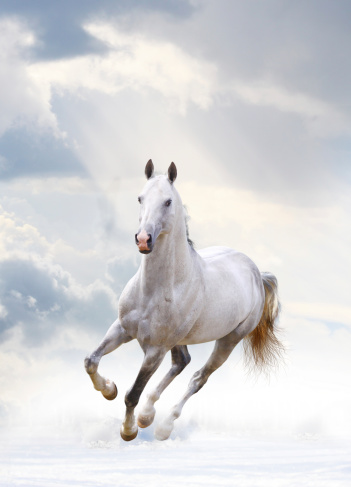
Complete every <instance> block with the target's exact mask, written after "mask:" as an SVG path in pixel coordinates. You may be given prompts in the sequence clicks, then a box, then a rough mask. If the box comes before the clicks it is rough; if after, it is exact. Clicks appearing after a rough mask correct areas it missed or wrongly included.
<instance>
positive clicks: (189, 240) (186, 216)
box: [183, 205, 194, 249]
mask: <svg viewBox="0 0 351 487" xmlns="http://www.w3.org/2000/svg"><path fill="white" fill-rule="evenodd" d="M183 208H184V221H185V228H186V239H187V241H188V244H189V245H190V247H191V248H192V249H193V248H194V242H193V241H192V240H191V238H190V237H189V225H188V221H189V220H190V216H189V213H188V208H187V207H186V206H185V205H183Z"/></svg>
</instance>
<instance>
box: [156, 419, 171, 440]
mask: <svg viewBox="0 0 351 487" xmlns="http://www.w3.org/2000/svg"><path fill="white" fill-rule="evenodd" d="M172 430H173V423H168V424H167V423H165V424H163V425H158V426H157V428H156V430H155V438H156V440H159V441H164V440H168V438H169V437H170V436H171V433H172Z"/></svg>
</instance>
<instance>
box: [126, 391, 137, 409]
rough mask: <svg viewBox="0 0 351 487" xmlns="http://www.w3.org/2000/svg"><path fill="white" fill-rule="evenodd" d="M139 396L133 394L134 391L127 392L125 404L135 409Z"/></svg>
mask: <svg viewBox="0 0 351 487" xmlns="http://www.w3.org/2000/svg"><path fill="white" fill-rule="evenodd" d="M138 402H139V397H137V395H136V394H133V393H132V391H130V392H127V394H126V395H125V397H124V404H125V405H126V407H127V408H128V409H134V408H136V406H137V405H138Z"/></svg>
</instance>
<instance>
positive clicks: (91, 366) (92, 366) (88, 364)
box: [84, 356, 98, 375]
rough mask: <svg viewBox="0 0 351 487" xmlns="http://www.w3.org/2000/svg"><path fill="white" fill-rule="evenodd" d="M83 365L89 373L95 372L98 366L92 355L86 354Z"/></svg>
mask: <svg viewBox="0 0 351 487" xmlns="http://www.w3.org/2000/svg"><path fill="white" fill-rule="evenodd" d="M84 367H85V370H86V371H87V373H88V374H89V375H92V374H95V373H96V371H97V368H98V362H97V361H96V360H95V359H94V357H91V356H90V357H89V356H88V357H86V358H85V360H84Z"/></svg>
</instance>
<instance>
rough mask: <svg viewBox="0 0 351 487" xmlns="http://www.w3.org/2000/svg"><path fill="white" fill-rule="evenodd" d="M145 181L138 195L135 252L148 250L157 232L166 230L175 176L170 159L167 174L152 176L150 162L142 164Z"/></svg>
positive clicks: (171, 216) (170, 223) (170, 218)
mask: <svg viewBox="0 0 351 487" xmlns="http://www.w3.org/2000/svg"><path fill="white" fill-rule="evenodd" d="M145 175H146V178H147V180H148V181H147V183H146V185H145V187H144V189H143V191H142V192H141V193H140V195H139V197H138V201H139V203H140V214H139V222H140V226H139V229H138V231H137V233H136V234H135V243H136V244H137V246H138V249H139V252H141V253H142V254H149V253H150V252H151V251H152V249H153V246H154V244H155V242H156V239H157V237H158V236H159V235H161V234H165V233H169V232H170V230H171V229H172V226H173V220H174V217H175V212H176V201H175V199H176V192H175V191H174V188H173V183H174V181H175V179H176V177H177V168H176V166H175V164H174V162H172V163H171V165H170V166H169V168H168V176H154V165H153V163H152V161H151V159H150V160H149V162H148V163H147V164H146V167H145Z"/></svg>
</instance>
